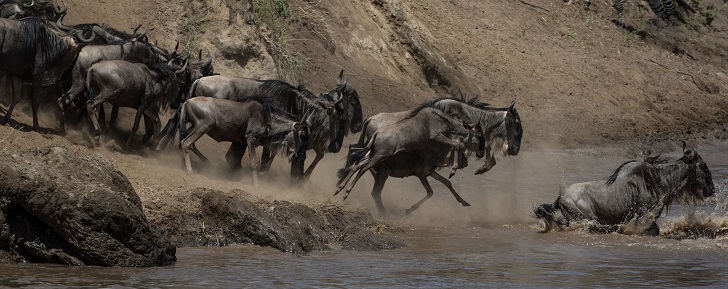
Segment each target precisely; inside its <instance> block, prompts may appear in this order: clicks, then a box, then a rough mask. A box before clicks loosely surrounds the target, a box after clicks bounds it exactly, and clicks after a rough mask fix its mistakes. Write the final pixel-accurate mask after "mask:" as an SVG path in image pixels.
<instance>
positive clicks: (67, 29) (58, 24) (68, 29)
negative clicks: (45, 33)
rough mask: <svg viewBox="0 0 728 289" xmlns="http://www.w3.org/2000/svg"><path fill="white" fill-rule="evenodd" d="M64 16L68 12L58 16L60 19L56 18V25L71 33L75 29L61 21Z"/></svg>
mask: <svg viewBox="0 0 728 289" xmlns="http://www.w3.org/2000/svg"><path fill="white" fill-rule="evenodd" d="M64 17H66V14H63V15H61V17H58V20H56V27H58V29H60V30H61V31H63V32H66V33H71V32H72V31H73V29H72V28H71V27H68V26H66V25H63V23H61V22H63V18H64Z"/></svg>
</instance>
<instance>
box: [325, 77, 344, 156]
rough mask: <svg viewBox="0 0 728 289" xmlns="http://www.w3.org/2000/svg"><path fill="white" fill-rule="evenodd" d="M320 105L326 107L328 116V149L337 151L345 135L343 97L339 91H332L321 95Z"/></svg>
mask: <svg viewBox="0 0 728 289" xmlns="http://www.w3.org/2000/svg"><path fill="white" fill-rule="evenodd" d="M321 99H323V101H322V103H321V104H322V106H323V107H324V108H325V109H326V114H327V115H328V116H329V117H328V118H329V146H328V151H329V152H333V153H338V152H339V151H340V150H341V147H342V146H343V144H344V136H345V135H346V129H347V127H346V123H347V118H346V111H347V109H346V106H345V104H344V99H345V97H344V96H342V93H341V92H338V91H336V92H334V93H328V94H325V95H322V98H321Z"/></svg>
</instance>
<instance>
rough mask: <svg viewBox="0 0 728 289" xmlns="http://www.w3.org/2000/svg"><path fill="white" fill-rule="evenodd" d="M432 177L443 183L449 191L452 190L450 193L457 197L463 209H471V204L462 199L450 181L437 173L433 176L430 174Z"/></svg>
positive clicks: (433, 173)
mask: <svg viewBox="0 0 728 289" xmlns="http://www.w3.org/2000/svg"><path fill="white" fill-rule="evenodd" d="M430 176H431V177H432V178H433V179H436V180H438V181H439V182H441V183H442V184H443V185H445V186H446V187H447V189H448V190H450V192H451V193H452V195H453V196H455V199H456V200H458V202H459V203H460V204H461V205H463V207H469V206H470V204H469V203H468V202H466V201H465V200H464V199H463V198H461V197H460V195H459V194H458V193H457V192H456V191H455V189H454V188H453V187H452V183H451V182H450V181H449V180H448V179H446V178H444V177H443V176H441V175H440V174H438V173H437V172H432V174H430Z"/></svg>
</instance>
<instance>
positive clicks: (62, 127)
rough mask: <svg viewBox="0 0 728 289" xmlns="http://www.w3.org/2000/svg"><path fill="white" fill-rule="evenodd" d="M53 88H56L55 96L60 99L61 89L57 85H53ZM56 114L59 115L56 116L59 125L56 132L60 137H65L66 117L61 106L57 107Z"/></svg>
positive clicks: (59, 100)
mask: <svg viewBox="0 0 728 289" xmlns="http://www.w3.org/2000/svg"><path fill="white" fill-rule="evenodd" d="M54 87H55V88H56V94H57V95H60V96H61V98H62V96H63V89H62V88H61V86H60V85H59V84H55V85H54ZM61 98H58V102H59V103H60V102H61ZM58 114H59V115H58V121H59V124H58V132H59V133H60V134H61V135H65V134H66V115H65V113H64V109H63V106H59V107H58Z"/></svg>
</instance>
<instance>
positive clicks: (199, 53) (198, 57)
mask: <svg viewBox="0 0 728 289" xmlns="http://www.w3.org/2000/svg"><path fill="white" fill-rule="evenodd" d="M197 59H199V60H202V48H200V51H199V52H197Z"/></svg>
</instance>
